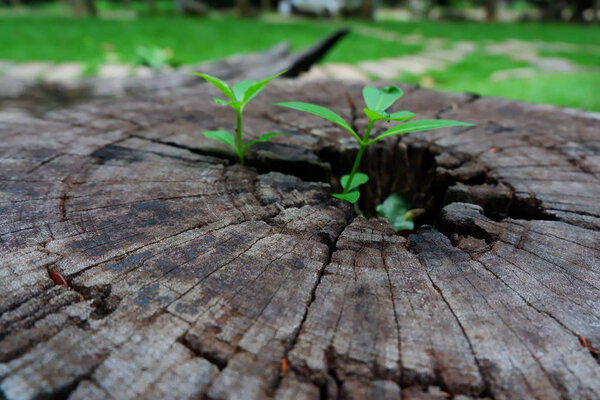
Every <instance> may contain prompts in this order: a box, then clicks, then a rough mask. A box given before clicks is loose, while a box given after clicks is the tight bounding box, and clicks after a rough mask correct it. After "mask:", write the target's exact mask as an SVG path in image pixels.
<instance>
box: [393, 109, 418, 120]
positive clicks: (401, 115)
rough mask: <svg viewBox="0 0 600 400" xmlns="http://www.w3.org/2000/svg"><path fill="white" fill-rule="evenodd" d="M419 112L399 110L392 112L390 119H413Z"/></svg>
mask: <svg viewBox="0 0 600 400" xmlns="http://www.w3.org/2000/svg"><path fill="white" fill-rule="evenodd" d="M416 116H417V114H415V113H411V112H410V111H398V112H395V113H392V114H390V118H389V120H390V121H406V120H407V119H411V118H414V117H416Z"/></svg>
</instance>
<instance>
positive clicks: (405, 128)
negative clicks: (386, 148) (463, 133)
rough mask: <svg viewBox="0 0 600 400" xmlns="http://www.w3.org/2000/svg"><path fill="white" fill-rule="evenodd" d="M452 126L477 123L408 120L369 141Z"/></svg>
mask: <svg viewBox="0 0 600 400" xmlns="http://www.w3.org/2000/svg"><path fill="white" fill-rule="evenodd" d="M452 126H475V124H470V123H468V122H460V121H450V120H445V119H431V120H423V121H412V122H407V123H405V124H402V125H397V126H394V127H393V128H390V129H388V130H387V131H385V132H383V133H382V134H381V135H379V136H377V137H376V138H375V139H372V140H370V141H369V144H371V143H374V142H376V141H378V140H381V139H383V138H386V137H388V136H393V135H402V134H404V133H409V132H420V131H429V130H433V129H440V128H449V127H452Z"/></svg>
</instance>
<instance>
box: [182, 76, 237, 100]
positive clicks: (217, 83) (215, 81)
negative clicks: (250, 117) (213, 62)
mask: <svg viewBox="0 0 600 400" xmlns="http://www.w3.org/2000/svg"><path fill="white" fill-rule="evenodd" d="M191 74H192V75H196V76H199V77H201V78H204V79H206V81H208V82H209V83H211V84H212V85H213V86H214V87H216V88H217V89H219V90H220V91H221V92H223V94H224V95H225V96H227V97H229V98H230V99H231V100H235V95H234V94H233V91H232V90H231V88H230V87H229V85H228V84H227V83H226V82H223V81H222V80H220V79H219V78H217V77H216V76H211V75H208V74H203V73H200V72H192V73H191Z"/></svg>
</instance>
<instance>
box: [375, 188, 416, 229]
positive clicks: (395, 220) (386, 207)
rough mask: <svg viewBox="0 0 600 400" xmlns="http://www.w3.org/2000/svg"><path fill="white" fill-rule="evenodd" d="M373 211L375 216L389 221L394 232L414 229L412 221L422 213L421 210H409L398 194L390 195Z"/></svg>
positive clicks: (403, 199) (405, 201)
mask: <svg viewBox="0 0 600 400" xmlns="http://www.w3.org/2000/svg"><path fill="white" fill-rule="evenodd" d="M375 211H377V215H379V216H380V217H383V218H385V219H387V220H388V221H390V223H391V224H392V229H394V231H395V232H400V231H411V230H413V229H415V223H414V222H413V220H414V219H415V218H416V217H418V216H419V215H421V214H422V213H423V212H424V210H423V209H422V208H414V209H411V208H410V205H409V204H408V201H407V200H406V198H405V197H404V196H402V195H401V194H400V193H394V194H391V195H390V196H389V197H388V198H387V199H385V200H384V202H383V203H381V204H379V205H378V206H377V207H375Z"/></svg>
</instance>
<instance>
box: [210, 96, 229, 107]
mask: <svg viewBox="0 0 600 400" xmlns="http://www.w3.org/2000/svg"><path fill="white" fill-rule="evenodd" d="M213 101H214V102H215V103H217V104H221V105H224V106H230V105H231V103H232V102H231V101H227V100H223V99H220V98H218V97H213Z"/></svg>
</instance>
